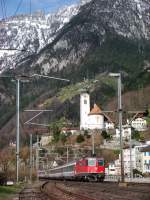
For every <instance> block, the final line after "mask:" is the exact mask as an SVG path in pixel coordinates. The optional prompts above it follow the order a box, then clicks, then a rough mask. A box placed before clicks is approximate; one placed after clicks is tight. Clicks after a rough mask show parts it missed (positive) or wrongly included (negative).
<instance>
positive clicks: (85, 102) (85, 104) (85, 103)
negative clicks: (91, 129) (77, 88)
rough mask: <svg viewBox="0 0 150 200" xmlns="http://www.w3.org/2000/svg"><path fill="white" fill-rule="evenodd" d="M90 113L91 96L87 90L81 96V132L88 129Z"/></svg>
mask: <svg viewBox="0 0 150 200" xmlns="http://www.w3.org/2000/svg"><path fill="white" fill-rule="evenodd" d="M89 113H90V95H89V93H88V91H87V90H85V89H84V90H82V91H81V94H80V130H82V129H84V130H86V129H88V114H89Z"/></svg>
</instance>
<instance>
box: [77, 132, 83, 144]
mask: <svg viewBox="0 0 150 200" xmlns="http://www.w3.org/2000/svg"><path fill="white" fill-rule="evenodd" d="M76 141H77V143H82V142H84V136H83V135H81V134H80V135H78V136H77V139H76Z"/></svg>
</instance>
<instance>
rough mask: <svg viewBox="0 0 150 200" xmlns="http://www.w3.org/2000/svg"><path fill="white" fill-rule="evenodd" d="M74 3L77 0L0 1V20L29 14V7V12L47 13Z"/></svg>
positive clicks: (77, 0)
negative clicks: (40, 11)
mask: <svg viewBox="0 0 150 200" xmlns="http://www.w3.org/2000/svg"><path fill="white" fill-rule="evenodd" d="M30 2H31V6H30ZM76 2H79V0H0V19H2V18H6V17H9V16H14V15H16V14H17V15H18V14H25V13H30V7H31V12H35V11H37V10H42V11H44V12H45V13H48V12H54V11H55V10H57V9H58V8H60V7H63V6H65V5H70V4H73V3H76ZM5 16H6V17H5Z"/></svg>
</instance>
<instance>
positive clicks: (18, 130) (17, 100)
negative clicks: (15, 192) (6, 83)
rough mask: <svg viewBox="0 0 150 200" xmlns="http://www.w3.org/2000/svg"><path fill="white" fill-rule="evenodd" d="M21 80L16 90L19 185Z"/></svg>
mask: <svg viewBox="0 0 150 200" xmlns="http://www.w3.org/2000/svg"><path fill="white" fill-rule="evenodd" d="M19 102H20V80H19V79H17V90H16V105H17V113H16V117H17V119H16V127H17V131H16V176H17V183H18V182H19V153H20V144H19V143H20V127H19V109H20V103H19Z"/></svg>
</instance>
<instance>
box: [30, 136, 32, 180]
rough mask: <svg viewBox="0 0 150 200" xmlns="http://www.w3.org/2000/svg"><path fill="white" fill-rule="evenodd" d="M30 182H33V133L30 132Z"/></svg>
mask: <svg viewBox="0 0 150 200" xmlns="http://www.w3.org/2000/svg"><path fill="white" fill-rule="evenodd" d="M30 182H31V183H32V133H31V134H30Z"/></svg>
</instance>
